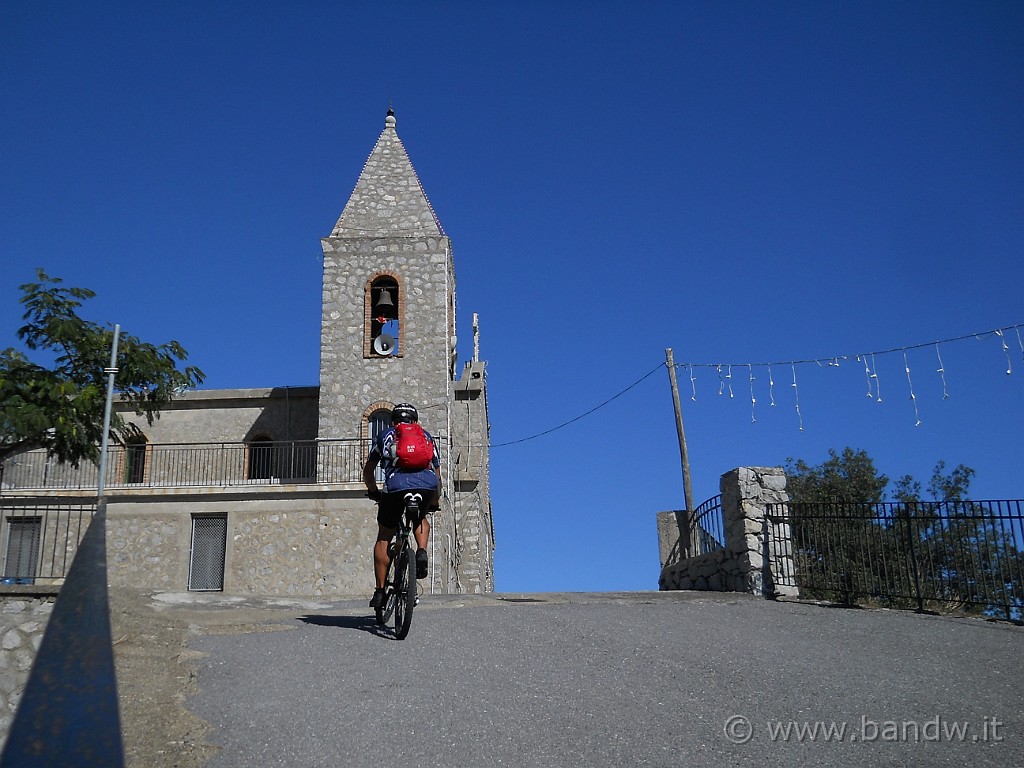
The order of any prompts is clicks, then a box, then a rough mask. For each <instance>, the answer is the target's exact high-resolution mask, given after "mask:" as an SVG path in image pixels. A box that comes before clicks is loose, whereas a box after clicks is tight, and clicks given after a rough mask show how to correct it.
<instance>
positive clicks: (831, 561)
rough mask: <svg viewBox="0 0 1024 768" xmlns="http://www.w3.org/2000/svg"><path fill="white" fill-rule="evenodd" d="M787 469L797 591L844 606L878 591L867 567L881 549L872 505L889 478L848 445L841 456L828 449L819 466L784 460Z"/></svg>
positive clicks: (874, 578)
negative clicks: (798, 582) (864, 595)
mask: <svg viewBox="0 0 1024 768" xmlns="http://www.w3.org/2000/svg"><path fill="white" fill-rule="evenodd" d="M785 469H786V489H787V491H788V493H789V497H790V505H789V512H790V531H791V535H792V537H793V547H794V557H795V559H796V561H797V572H798V574H799V578H800V580H801V582H802V583H801V585H800V589H801V592H802V593H803V594H805V595H807V596H809V597H817V598H822V599H829V600H832V599H837V598H838V599H840V600H841V601H842V602H844V603H849V602H850V601H851V600H852V599H853V596H854V595H857V594H873V593H875V592H877V591H878V590H879V584H878V579H877V578H876V576H875V575H874V574H873V573H872V572H871V571H870V569H868V568H866V567H865V565H866V564H867V563H869V562H870V561H871V560H872V559H873V558H874V557H875V555H876V553H877V552H878V550H879V548H880V547H882V546H884V542H883V541H881V539H880V537H879V536H878V529H877V526H875V525H873V521H874V512H873V505H874V504H877V503H878V502H880V501H881V500H882V498H883V495H884V493H885V487H886V486H887V485H888V484H889V478H887V477H886V476H885V475H882V474H880V473H879V472H878V470H877V469H875V463H874V461H873V460H872V459H871V457H870V456H868V454H867V453H866V452H865V451H860V450H854V449H853V448H849V447H847V448H844V449H843V452H842V454H837V453H836V452H835V450H834V449H829V452H828V459H827V460H826V461H825V462H823V463H822V464H820V465H817V466H810V465H809V464H807V463H806V462H805V461H803V460H794V459H792V458H790V459H787V461H786V467H785Z"/></svg>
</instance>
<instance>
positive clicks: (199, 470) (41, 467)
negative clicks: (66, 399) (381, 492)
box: [0, 440, 369, 491]
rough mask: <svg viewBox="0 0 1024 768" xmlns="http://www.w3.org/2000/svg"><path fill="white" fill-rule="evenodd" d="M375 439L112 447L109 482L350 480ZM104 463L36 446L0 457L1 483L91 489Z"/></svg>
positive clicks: (203, 483)
mask: <svg viewBox="0 0 1024 768" xmlns="http://www.w3.org/2000/svg"><path fill="white" fill-rule="evenodd" d="M368 451H369V442H368V441H364V440H317V441H313V440H308V441H289V442H252V443H182V444H172V443H165V444H159V443H155V444H152V445H145V446H142V445H128V446H116V447H113V448H111V449H110V454H109V457H108V462H107V472H106V475H107V476H106V478H105V484H106V487H107V488H110V489H114V488H118V489H124V488H166V487H181V486H201V487H217V486H238V485H269V484H279V483H280V484H284V483H351V482H358V481H359V480H360V479H361V478H362V467H363V462H364V461H365V458H366V454H367V452H368ZM98 480H99V468H98V467H97V466H96V465H95V464H92V463H83V464H80V465H79V466H78V467H72V466H71V465H69V464H61V463H60V462H58V461H57V460H56V459H55V458H53V457H51V456H48V455H47V454H46V452H45V451H30V452H27V453H23V454H20V455H18V456H14V457H11V458H9V459H7V460H6V461H4V462H3V464H0V490H19V491H20V490H90V489H94V488H96V486H97V483H98Z"/></svg>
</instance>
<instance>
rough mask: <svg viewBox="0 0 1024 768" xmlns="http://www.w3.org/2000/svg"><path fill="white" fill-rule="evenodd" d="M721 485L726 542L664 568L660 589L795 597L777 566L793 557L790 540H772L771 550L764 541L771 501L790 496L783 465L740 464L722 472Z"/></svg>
mask: <svg viewBox="0 0 1024 768" xmlns="http://www.w3.org/2000/svg"><path fill="white" fill-rule="evenodd" d="M720 487H721V491H722V521H723V523H724V527H725V547H724V548H723V549H718V550H713V551H711V552H707V553H705V554H702V555H699V556H697V557H690V558H686V559H683V560H680V561H678V562H670V563H669V564H668V565H667V566H665V567H664V568H663V569H662V572H661V578H660V579H659V585H660V588H661V589H663V590H666V589H700V590H711V591H727V592H750V593H753V594H755V595H762V596H767V597H773V596H775V595H779V594H785V595H791V596H796V594H797V593H796V589H795V588H794V587H782V586H779V585H778V583H777V582H778V580H777V578H775V576H774V575H773V571H772V569H773V567H775V565H776V563H778V562H779V559H780V558H781V557H783V556H786V557H788V556H789V552H790V550H789V545H790V542H789V541H788V540H785V541H774V540H772V541H769V542H768V547H770V549H768V550H767V551H766V546H765V545H766V538H767V537H766V524H765V509H766V506H767V505H769V504H782V503H785V502H788V501H789V496H788V494H787V493H786V475H785V473H784V472H783V470H782V469H781V468H780V467H740V468H738V469H734V470H732V471H731V472H727V473H725V474H724V475H722V478H721V481H720ZM676 536H677V538H678V533H677V534H676ZM784 538H785V537H784ZM663 549H664V545H663Z"/></svg>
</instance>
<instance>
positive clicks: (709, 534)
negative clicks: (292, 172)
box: [662, 495, 725, 567]
mask: <svg viewBox="0 0 1024 768" xmlns="http://www.w3.org/2000/svg"><path fill="white" fill-rule="evenodd" d="M683 514H685V520H686V522H685V523H684V522H682V521H680V515H683ZM676 519H677V521H680V522H679V526H680V531H679V534H680V535H679V538H677V539H676V541H675V544H673V545H672V549H671V551H670V552H669V553H668V556H667V557H666V559H665V562H664V563H663V564H662V567H666V566H669V565H674V564H675V563H678V562H679V561H680V560H685V559H686V558H689V557H695V556H697V555H702V554H704V553H706V552H711V551H713V550H716V549H723V548H724V547H725V525H724V522H723V519H722V497H721V496H720V495H719V496H712V497H711V498H710V499H708V500H707V501H705V502H704V503H702V504H700V505H699V506H698V507H697V508H696V509H695V510H693V514H686V513H678V512H677V513H676Z"/></svg>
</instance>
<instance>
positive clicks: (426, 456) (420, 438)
mask: <svg viewBox="0 0 1024 768" xmlns="http://www.w3.org/2000/svg"><path fill="white" fill-rule="evenodd" d="M433 460H434V444H433V442H431V440H430V438H428V437H427V433H426V432H424V431H423V427H421V426H420V425H419V424H415V423H414V424H396V425H395V466H396V467H398V468H399V469H401V470H403V471H405V472H416V471H419V470H421V469H426V468H427V467H429V466H430V463H431V462H432V461H433Z"/></svg>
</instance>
